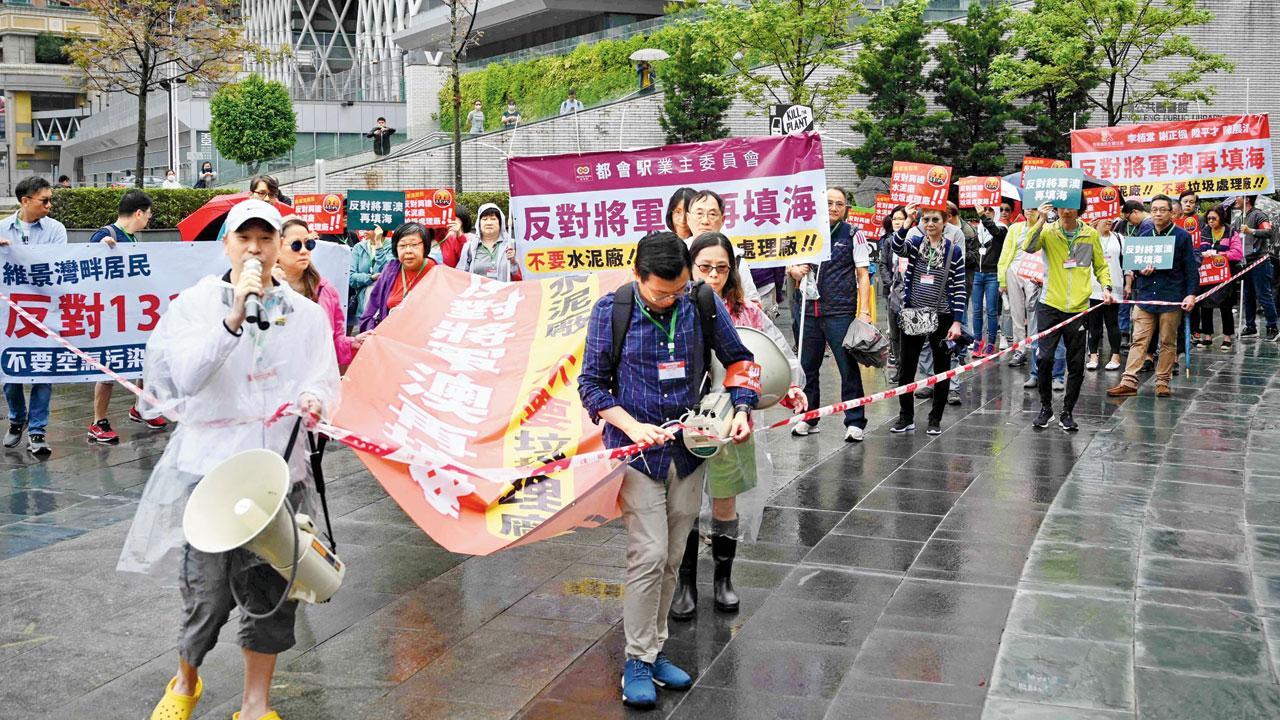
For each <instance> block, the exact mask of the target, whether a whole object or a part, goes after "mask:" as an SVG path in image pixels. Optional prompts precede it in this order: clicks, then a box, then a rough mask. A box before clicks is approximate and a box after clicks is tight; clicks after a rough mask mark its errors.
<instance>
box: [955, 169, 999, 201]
mask: <svg viewBox="0 0 1280 720" xmlns="http://www.w3.org/2000/svg"><path fill="white" fill-rule="evenodd" d="M956 188H957V189H958V190H959V191H960V202H958V203H956V204H957V205H959V206H960V207H962V208H984V207H994V208H999V207H1000V197H1001V196H1000V178H999V177H996V176H994V175H993V176H989V177H963V178H960V179H959V180H957V181H956Z"/></svg>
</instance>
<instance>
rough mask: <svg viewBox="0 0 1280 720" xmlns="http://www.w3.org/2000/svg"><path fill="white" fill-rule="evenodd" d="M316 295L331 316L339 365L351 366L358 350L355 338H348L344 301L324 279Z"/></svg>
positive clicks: (318, 301) (334, 346) (321, 280)
mask: <svg viewBox="0 0 1280 720" xmlns="http://www.w3.org/2000/svg"><path fill="white" fill-rule="evenodd" d="M316 295H317V296H318V298H319V299H318V300H317V301H316V302H317V303H318V304H319V305H320V307H321V308H322V309H323V310H324V312H325V314H326V315H328V316H329V324H330V325H332V326H333V349H334V351H335V352H336V353H337V354H338V365H340V366H341V365H350V364H351V360H352V359H353V358H355V356H356V349H355V347H354V346H353V344H352V341H353V340H354V338H349V337H347V319H346V318H347V313H346V310H344V309H343V307H342V299H341V298H339V297H338V291H337V290H334V289H333V285H331V284H329V281H328V280H325V279H324V278H320V287H319V289H318V290H317V291H316Z"/></svg>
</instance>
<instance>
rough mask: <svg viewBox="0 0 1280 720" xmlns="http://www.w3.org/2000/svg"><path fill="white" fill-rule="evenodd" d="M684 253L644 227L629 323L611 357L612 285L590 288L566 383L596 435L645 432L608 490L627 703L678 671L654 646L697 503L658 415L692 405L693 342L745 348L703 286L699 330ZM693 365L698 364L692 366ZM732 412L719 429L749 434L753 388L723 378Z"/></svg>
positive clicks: (683, 459) (664, 418) (720, 353)
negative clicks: (601, 425)
mask: <svg viewBox="0 0 1280 720" xmlns="http://www.w3.org/2000/svg"><path fill="white" fill-rule="evenodd" d="M691 268H692V261H691V259H690V257H689V250H688V248H687V247H685V244H684V241H682V240H681V239H680V238H679V236H677V235H675V234H674V233H669V232H663V233H652V234H650V235H647V236H645V237H644V238H643V239H642V240H640V242H639V243H638V244H637V246H636V259H635V278H636V279H635V282H634V283H633V284H632V286H631V288H630V289H629V290H630V292H632V293H633V302H632V308H631V315H630V324H629V325H628V328H627V334H626V337H625V339H624V341H623V344H622V348H621V351H620V352H619V353H618V355H619V357H617V358H614V357H613V355H614V349H613V307H614V298H615V295H616V294H617V293H610V294H609V295H606V296H604V297H603V298H601V299H600V301H599V302H598V303H596V306H595V308H594V310H593V311H592V313H591V321H590V324H589V326H588V329H587V347H586V356H585V358H584V362H583V368H582V375H581V377H580V378H579V379H578V391H579V393H580V394H581V396H582V404H583V406H585V407H586V409H587V410H588V412H590V413H591V417H592V419H594V420H596V421H599V420H602V419H603V420H604V421H605V422H607V423H608V425H607V426H606V427H605V429H604V442H605V445H606V446H607V447H611V448H615V447H622V446H625V445H630V444H632V443H642V442H651V443H656V446H655V447H653V448H650V449H648V450H646V451H644V452H643V453H641V454H640V455H639V456H637V457H636V458H634V459H633V460H632V461H631V463H630V464H629V465H628V467H627V468H626V470H625V471H624V472H625V473H626V474H625V476H624V478H623V481H622V490H621V492H620V494H619V502H620V503H621V505H622V513H623V520H624V522H625V523H626V526H627V581H626V594H625V596H624V599H623V629H624V631H625V633H626V638H627V647H626V653H627V661H626V667H625V669H624V672H623V676H622V701H623V702H624V703H626V704H627V705H631V706H634V707H639V708H651V707H654V706H655V705H656V703H657V690H656V687H655V686H658V685H660V686H662V687H664V688H667V689H670V690H687V689H688V688H689V687H690V686H692V685H693V680H692V678H690V677H689V674H688V673H686V672H685V671H683V670H681V669H680V668H678V667H676V666H675V664H673V663H672V662H671V661H670V660H669V659H667V657H666V655H665V654H664V653H663V652H662V649H663V645H664V644H665V643H666V640H667V612H668V610H669V609H670V607H671V598H672V594H673V592H674V590H675V582H676V569H677V568H678V567H679V565H680V559H681V557H682V556H683V555H684V549H685V541H686V539H687V538H688V535H689V531H690V530H691V529H692V527H693V523H694V522H695V521H696V520H697V518H698V511H699V509H700V507H701V505H702V483H703V472H702V468H701V463H702V460H701V459H700V458H698V457H695V456H694V455H693V454H692V453H690V452H689V451H688V450H687V449H686V448H685V447H684V445H683V443H682V442H680V441H678V440H676V441H675V442H669V441H671V440H673V439H675V434H674V433H672V432H671V431H670V430H668V429H666V428H664V427H663V425H664V424H666V423H667V422H669V421H673V420H678V419H679V418H680V417H681V416H682V415H683V414H684V413H685V412H686V411H688V410H689V409H690V408H693V407H695V406H696V405H697V404H698V401H699V399H700V398H701V396H702V393H703V390H704V389H705V385H706V384H709V383H704V379H703V377H694V375H703V374H705V373H699V372H698V371H697V370H696V369H695V368H701V367H702V365H703V361H702V354H703V348H704V342H705V343H709V344H710V346H711V349H712V350H713V351H714V352H715V355H716V357H717V358H718V359H719V360H720V362H721V363H723V364H724V366H725V367H726V368H729V369H730V372H729V375H730V377H732V376H733V375H734V372H733V370H734V366H735V365H737V364H739V363H747V364H750V363H753V361H754V358H753V357H752V355H751V351H750V350H748V349H747V348H746V347H745V346H744V345H743V344H742V341H741V340H740V339H739V338H738V333H737V331H736V330H735V329H734V327H733V324H732V322H731V321H730V319H729V313H728V311H727V310H726V309H725V307H724V303H722V302H721V301H720V299H719V298H715V303H716V317H715V321H714V325H713V327H714V337H712V338H709V339H708V338H703V337H702V335H703V332H702V327H703V325H702V323H701V321H700V320H699V317H698V305H697V303H696V302H695V301H694V299H692V298H690V297H689V277H690V273H691ZM703 369H704V370H705V368H703ZM729 394H730V397H731V398H732V400H733V404H734V408H735V414H734V418H733V424H732V428H731V431H730V439H731V440H733V441H734V442H742V441H743V440H746V439H747V438H748V437H749V436H750V434H751V420H750V413H751V409H752V408H754V407H755V405H756V402H757V400H758V395H757V394H756V392H755V391H754V390H751V389H748V388H746V387H730V388H729Z"/></svg>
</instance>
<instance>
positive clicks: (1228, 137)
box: [1071, 114, 1274, 199]
mask: <svg viewBox="0 0 1280 720" xmlns="http://www.w3.org/2000/svg"><path fill="white" fill-rule="evenodd" d="M1071 162H1072V164H1073V165H1074V166H1075V167H1077V168H1080V169H1082V170H1084V171H1085V174H1087V175H1091V176H1093V177H1095V178H1098V179H1099V180H1106V181H1109V182H1112V183H1114V184H1115V185H1117V186H1118V187H1119V188H1120V190H1121V191H1122V192H1123V193H1124V195H1125V197H1130V198H1144V199H1149V198H1151V196H1153V195H1159V194H1164V195H1168V196H1170V197H1173V198H1176V197H1178V195H1179V193H1181V192H1182V191H1184V190H1191V191H1192V192H1195V193H1198V194H1199V195H1200V197H1202V198H1210V197H1230V196H1233V195H1256V194H1266V193H1270V192H1272V190H1273V184H1274V183H1273V180H1272V177H1271V174H1272V165H1271V123H1270V119H1269V118H1268V117H1267V115H1265V114H1263V115H1228V116H1224V117H1216V118H1208V119H1205V120H1179V121H1177V122H1163V123H1144V124H1141V125H1120V126H1117V127H1107V128H1091V129H1088V130H1072V131H1071Z"/></svg>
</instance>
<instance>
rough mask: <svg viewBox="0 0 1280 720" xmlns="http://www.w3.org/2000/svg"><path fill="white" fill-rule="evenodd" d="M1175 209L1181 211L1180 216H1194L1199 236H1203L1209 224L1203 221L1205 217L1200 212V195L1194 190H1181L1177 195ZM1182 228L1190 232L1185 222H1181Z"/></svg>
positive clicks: (1206, 232) (1207, 230)
mask: <svg viewBox="0 0 1280 720" xmlns="http://www.w3.org/2000/svg"><path fill="white" fill-rule="evenodd" d="M1177 209H1178V210H1179V211H1180V212H1181V217H1182V218H1195V219H1196V227H1197V228H1199V230H1200V237H1202V238H1203V237H1204V236H1205V235H1206V234H1208V232H1209V226H1208V225H1207V224H1206V222H1205V218H1204V216H1203V215H1201V214H1200V196H1199V195H1197V194H1196V193H1195V191H1194V190H1183V191H1182V194H1181V195H1179V196H1178V202H1177ZM1183 229H1184V230H1187V232H1191V231H1190V230H1189V229H1188V228H1187V227H1186V223H1185V222H1184V223H1183Z"/></svg>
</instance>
